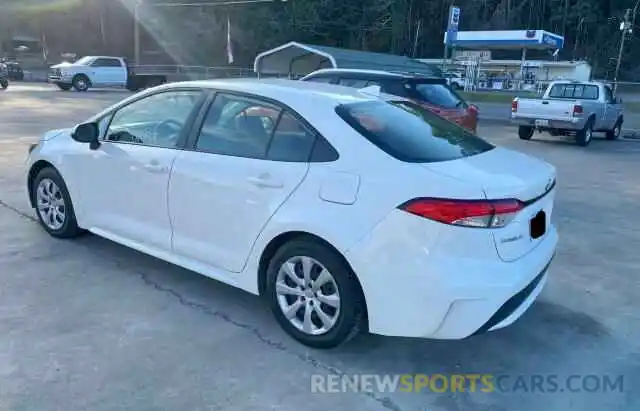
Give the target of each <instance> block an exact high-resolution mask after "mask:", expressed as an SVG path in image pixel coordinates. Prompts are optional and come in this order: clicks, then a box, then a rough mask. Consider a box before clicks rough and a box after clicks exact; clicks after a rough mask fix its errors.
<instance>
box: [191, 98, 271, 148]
mask: <svg viewBox="0 0 640 411" xmlns="http://www.w3.org/2000/svg"><path fill="white" fill-rule="evenodd" d="M280 111H281V110H280V109H279V108H278V107H276V106H273V105H271V104H269V103H266V102H262V101H260V100H256V99H251V98H246V97H239V96H233V95H227V94H218V95H217V96H216V98H215V100H214V102H213V104H212V105H211V107H210V108H209V111H208V112H207V115H206V117H205V119H204V122H203V124H202V128H201V130H200V136H199V137H198V141H197V142H196V149H197V150H198V151H205V152H209V153H214V154H223V155H228V156H236V157H249V158H262V159H264V158H265V156H266V153H267V149H268V147H269V141H270V140H271V135H272V133H273V131H274V128H275V127H276V124H277V123H278V118H279V117H280Z"/></svg>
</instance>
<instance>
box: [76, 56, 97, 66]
mask: <svg viewBox="0 0 640 411" xmlns="http://www.w3.org/2000/svg"><path fill="white" fill-rule="evenodd" d="M92 61H93V57H91V56H85V57H83V58H81V59H80V60H78V61H76V62H75V64H77V65H79V66H86V65H88V64H89V63H91V62H92Z"/></svg>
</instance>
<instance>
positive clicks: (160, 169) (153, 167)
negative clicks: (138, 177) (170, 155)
mask: <svg viewBox="0 0 640 411" xmlns="http://www.w3.org/2000/svg"><path fill="white" fill-rule="evenodd" d="M143 168H144V169H145V170H147V171H148V172H150V173H156V174H164V173H166V172H168V171H169V167H165V166H163V165H160V164H158V163H153V162H152V163H148V164H145V165H144V166H143Z"/></svg>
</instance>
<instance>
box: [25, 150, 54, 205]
mask: <svg viewBox="0 0 640 411" xmlns="http://www.w3.org/2000/svg"><path fill="white" fill-rule="evenodd" d="M47 167H51V168H53V169H54V170H56V172H57V173H58V174H60V171H59V170H58V169H57V168H56V166H54V165H53V164H51V163H50V162H48V161H46V160H38V161H36V162H35V163H33V165H32V166H31V168H30V169H29V173H28V174H27V189H28V193H29V204H30V205H31V207H32V208H33V207H35V199H34V198H33V183H34V182H35V180H36V177H37V176H38V173H39V172H40V171H42V170H44V169H45V168H47Z"/></svg>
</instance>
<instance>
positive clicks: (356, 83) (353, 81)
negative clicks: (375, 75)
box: [338, 78, 367, 88]
mask: <svg viewBox="0 0 640 411" xmlns="http://www.w3.org/2000/svg"><path fill="white" fill-rule="evenodd" d="M338 84H340V85H341V86H346V87H355V88H364V87H366V86H367V80H361V79H357V78H341V79H340V81H339V82H338Z"/></svg>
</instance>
